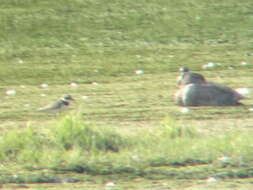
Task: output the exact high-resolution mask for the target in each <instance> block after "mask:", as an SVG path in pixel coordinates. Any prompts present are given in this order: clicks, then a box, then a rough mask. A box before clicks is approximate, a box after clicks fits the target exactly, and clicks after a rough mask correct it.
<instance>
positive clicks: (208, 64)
mask: <svg viewBox="0 0 253 190" xmlns="http://www.w3.org/2000/svg"><path fill="white" fill-rule="evenodd" d="M216 65H217V64H216V63H213V62H208V63H207V64H205V65H203V66H202V69H209V68H212V67H214V66H216Z"/></svg>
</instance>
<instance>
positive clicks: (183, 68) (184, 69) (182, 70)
mask: <svg viewBox="0 0 253 190" xmlns="http://www.w3.org/2000/svg"><path fill="white" fill-rule="evenodd" d="M179 71H180V72H181V73H187V72H189V71H190V70H189V69H188V68H187V67H180V69H179Z"/></svg>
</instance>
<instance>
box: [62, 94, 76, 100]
mask: <svg viewBox="0 0 253 190" xmlns="http://www.w3.org/2000/svg"><path fill="white" fill-rule="evenodd" d="M62 100H64V101H70V100H72V101H73V100H74V98H73V97H72V96H71V95H65V96H63V98H62Z"/></svg>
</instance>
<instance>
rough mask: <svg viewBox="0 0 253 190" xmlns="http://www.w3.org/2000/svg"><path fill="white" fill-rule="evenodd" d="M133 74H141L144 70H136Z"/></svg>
mask: <svg viewBox="0 0 253 190" xmlns="http://www.w3.org/2000/svg"><path fill="white" fill-rule="evenodd" d="M135 74H137V75H143V74H144V71H143V70H136V71H135Z"/></svg>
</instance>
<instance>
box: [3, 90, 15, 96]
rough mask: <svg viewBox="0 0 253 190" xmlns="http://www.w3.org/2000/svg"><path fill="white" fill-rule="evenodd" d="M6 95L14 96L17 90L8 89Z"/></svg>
mask: <svg viewBox="0 0 253 190" xmlns="http://www.w3.org/2000/svg"><path fill="white" fill-rule="evenodd" d="M5 93H6V95H8V96H13V95H16V93H17V92H16V90H7V91H6V92H5Z"/></svg>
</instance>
